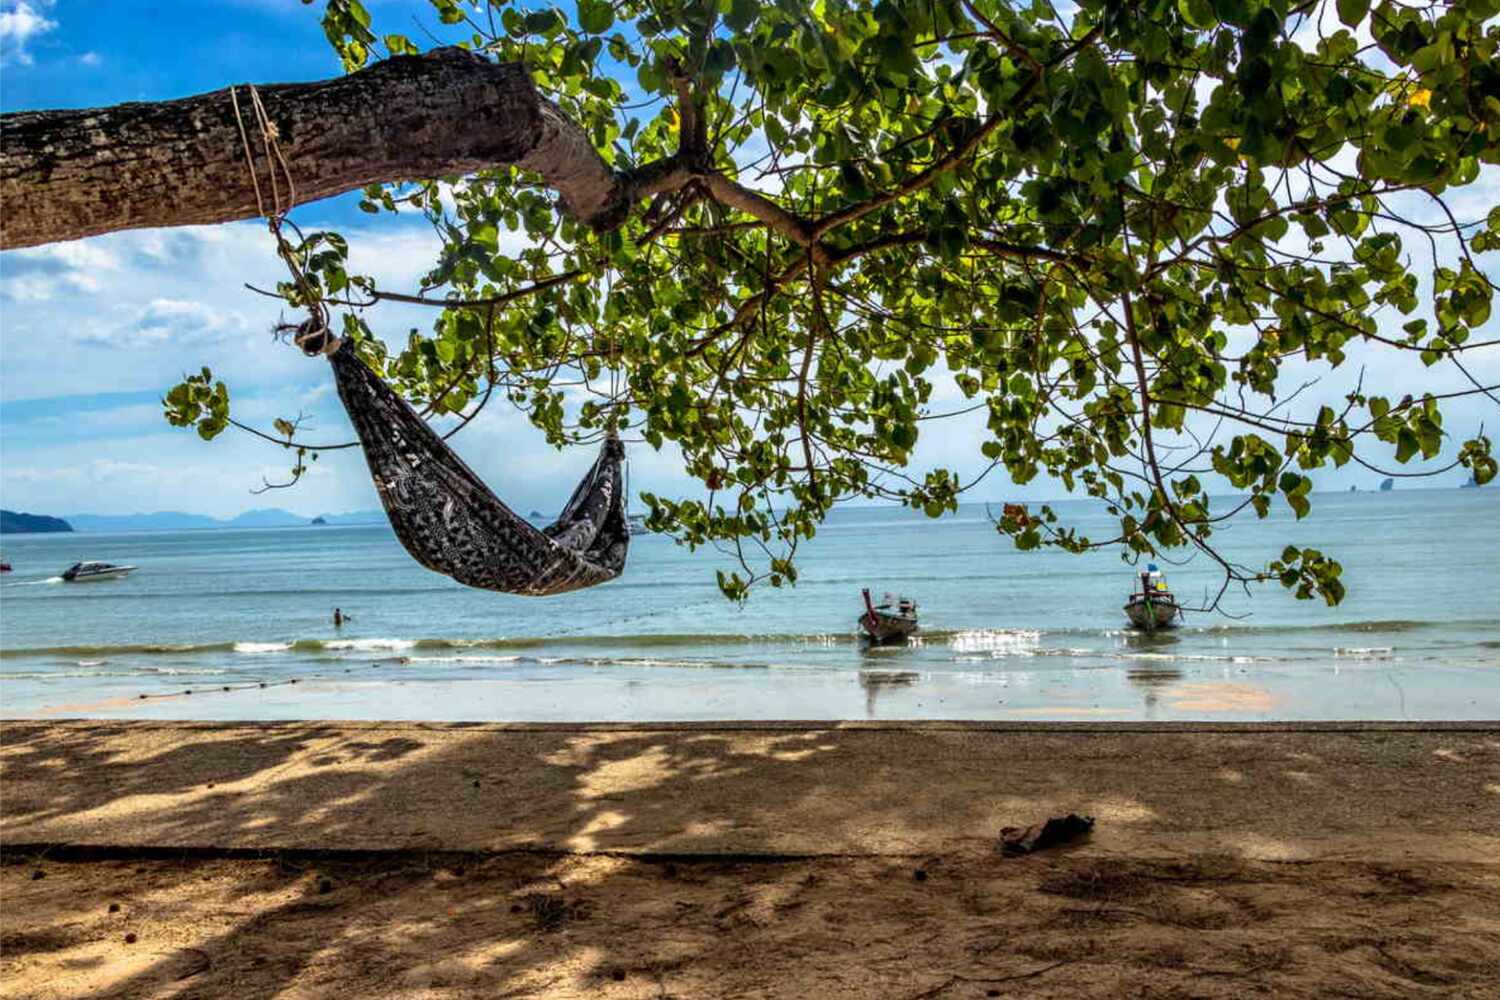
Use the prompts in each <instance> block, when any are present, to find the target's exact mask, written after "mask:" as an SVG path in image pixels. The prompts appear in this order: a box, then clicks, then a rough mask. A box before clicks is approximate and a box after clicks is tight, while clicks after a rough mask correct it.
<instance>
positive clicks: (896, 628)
mask: <svg viewBox="0 0 1500 1000" xmlns="http://www.w3.org/2000/svg"><path fill="white" fill-rule="evenodd" d="M860 593H861V594H862V595H863V596H864V599H865V612H864V614H862V615H860V616H859V628H860V631H862V632H863V633H864V634H865V635H867V636H869V638H870V641H871V642H900V641H902V640H904V639H906V637H907V636H909V635H911V634H913V633H914V632H916V630H917V603H916V602H915V601H913V600H910V599H909V598H905V597H895V598H893V597H891V595H890V594H886V595H885V599H884V600H882V601H881V603H879V604H876V603H875V602H874V601H873V600H871V599H870V588H869V587H866V588H865V589H864V590H862V591H860Z"/></svg>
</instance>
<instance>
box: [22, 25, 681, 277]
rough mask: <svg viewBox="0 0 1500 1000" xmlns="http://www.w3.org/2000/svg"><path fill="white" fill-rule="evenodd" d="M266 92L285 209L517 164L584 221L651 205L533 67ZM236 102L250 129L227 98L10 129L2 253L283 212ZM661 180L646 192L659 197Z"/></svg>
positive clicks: (390, 73) (469, 56)
mask: <svg viewBox="0 0 1500 1000" xmlns="http://www.w3.org/2000/svg"><path fill="white" fill-rule="evenodd" d="M257 89H258V90H259V92H260V97H261V101H262V103H263V105H264V106H265V109H266V114H267V117H268V118H269V119H270V121H271V122H272V123H273V124H274V126H275V130H276V133H277V143H278V145H279V148H280V152H281V155H282V157H283V158H284V159H285V161H286V165H287V168H288V169H289V170H290V173H291V178H292V180H293V181H294V183H295V195H294V196H292V195H291V193H290V192H289V191H288V190H287V187H286V185H285V182H284V181H283V180H282V178H281V174H280V172H279V171H278V174H277V183H278V185H279V190H280V198H281V207H282V208H283V209H286V208H290V207H292V205H293V204H302V203H305V202H309V201H316V200H318V199H320V198H327V197H330V196H332V195H336V194H341V193H343V192H345V191H350V190H353V189H355V188H360V187H364V186H366V185H369V184H379V183H389V182H398V181H409V180H420V179H428V178H434V177H454V176H460V175H463V174H467V173H472V172H474V171H476V170H480V169H483V168H486V167H495V166H503V165H508V164H514V165H517V166H521V167H525V168H527V169H531V170H534V171H536V172H538V173H540V174H541V175H542V179H543V181H544V182H545V183H546V184H547V185H548V186H549V187H551V188H553V189H554V190H556V191H557V192H558V193H559V194H561V195H562V199H563V207H564V210H565V211H567V212H568V213H569V214H570V215H572V216H573V217H574V218H576V219H578V220H579V221H580V222H582V223H584V224H586V225H588V226H591V227H592V228H594V229H598V230H605V229H609V228H611V227H613V226H616V225H618V224H619V223H620V222H621V221H623V219H624V218H625V216H626V214H627V213H628V211H629V209H630V205H631V203H632V202H633V200H634V199H635V198H636V197H637V196H638V195H640V194H641V193H643V192H642V191H641V187H642V185H641V184H639V183H636V182H633V181H632V178H630V177H629V176H626V175H622V174H617V173H615V172H614V171H612V170H611V169H610V168H609V166H608V165H607V164H605V163H604V161H603V160H602V159H601V158H600V157H599V155H598V153H597V152H596V151H595V150H594V148H593V145H592V144H591V143H590V142H589V139H588V136H587V135H585V134H584V132H583V130H582V129H580V128H579V127H578V126H577V125H576V124H575V123H573V122H572V121H570V120H568V118H567V117H566V116H564V115H563V113H562V112H561V111H560V110H559V109H558V108H557V107H556V105H554V104H553V103H552V102H551V101H549V100H547V99H546V98H545V97H543V96H542V95H541V94H539V93H537V91H536V88H535V87H534V86H533V85H532V82H531V78H530V76H529V74H528V73H527V71H526V68H525V67H524V66H522V65H519V64H515V63H508V64H496V63H493V62H490V61H489V60H487V59H484V58H482V57H481V56H478V55H475V54H473V53H471V52H467V51H465V50H462V49H456V48H447V49H436V50H434V51H432V52H428V53H426V54H425V55H421V56H398V57H395V58H391V59H386V60H384V61H382V62H379V63H376V64H375V65H373V66H371V67H369V68H367V69H364V70H361V71H360V72H358V73H353V74H351V75H349V76H343V77H338V78H336V79H332V80H324V81H320V82H317V83H305V84H270V85H266V86H258V87H257ZM235 96H236V97H237V98H238V101H239V109H240V115H239V117H238V118H237V117H236V114H235V109H234V103H233V101H232V99H231V94H230V91H229V90H227V89H226V90H216V91H214V92H212V93H208V94H200V95H198V96H196V97H188V98H184V99H182V100H177V101H164V102H160V103H150V104H143V103H130V104H120V105H116V106H114V107H110V108H91V109H86V110H78V111H22V112H15V113H12V114H7V115H4V116H0V202H3V206H4V210H3V215H0V248H3V249H11V248H16V247H26V246H36V245H38V244H42V243H51V242H56V241H59V240H71V239H78V238H80V237H84V236H93V235H96V234H99V233H106V232H113V231H116V230H120V229H139V228H144V227H148V226H182V225H192V224H202V223H218V222H230V221H233V220H237V219H248V218H253V217H255V216H257V215H260V214H261V213H262V211H263V210H264V211H266V212H269V211H272V210H273V207H274V198H273V190H272V185H271V181H272V174H271V169H270V161H269V160H268V158H267V156H266V150H265V146H264V144H263V141H262V139H261V130H260V128H259V125H258V121H257V118H256V115H255V111H254V109H253V106H252V104H251V100H250V93H249V90H248V88H246V87H240V88H239V89H238V91H237V93H236V95H235ZM241 121H243V124H244V128H245V135H247V136H248V138H249V145H250V150H251V156H252V159H253V162H254V171H255V173H254V177H255V178H256V179H258V181H259V184H260V201H259V203H257V198H256V191H255V184H254V182H253V181H252V175H251V168H250V165H249V164H247V162H246V152H245V142H244V140H243V139H242V138H241V132H240V122H241ZM667 172H668V173H672V172H674V171H667ZM662 173H663V171H662V170H661V169H660V167H658V169H657V170H655V171H654V172H653V176H652V181H651V182H650V183H648V184H647V185H646V187H647V188H648V189H655V188H658V187H659V185H660V177H659V175H660V174H662Z"/></svg>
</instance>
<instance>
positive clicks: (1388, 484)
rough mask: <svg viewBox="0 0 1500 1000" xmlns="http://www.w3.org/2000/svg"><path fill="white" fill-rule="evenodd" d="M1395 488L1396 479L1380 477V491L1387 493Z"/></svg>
mask: <svg viewBox="0 0 1500 1000" xmlns="http://www.w3.org/2000/svg"><path fill="white" fill-rule="evenodd" d="M1395 488H1396V481H1395V480H1394V479H1382V480H1381V481H1380V492H1382V493H1389V492H1390V491H1391V490H1393V489H1395Z"/></svg>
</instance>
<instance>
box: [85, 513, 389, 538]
mask: <svg viewBox="0 0 1500 1000" xmlns="http://www.w3.org/2000/svg"><path fill="white" fill-rule="evenodd" d="M68 521H69V522H70V523H71V524H72V526H73V527H72V529H71V530H75V531H88V532H92V531H204V530H208V529H212V528H300V527H305V526H306V525H309V524H324V525H329V524H383V523H384V522H385V513H384V512H383V511H378V510H356V511H350V512H349V513H347V514H319V515H318V516H316V517H308V516H307V515H306V514H293V513H292V512H291V511H289V510H282V509H281V508H280V507H262V508H259V509H257V510H247V511H245V512H244V513H243V514H237V515H235V516H234V517H230V518H219V517H209V516H208V515H206V514H188V513H186V512H184V511H180V510H159V511H156V512H154V513H151V514H69V515H68Z"/></svg>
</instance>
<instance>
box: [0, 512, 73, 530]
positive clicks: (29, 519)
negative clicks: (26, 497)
mask: <svg viewBox="0 0 1500 1000" xmlns="http://www.w3.org/2000/svg"><path fill="white" fill-rule="evenodd" d="M72 530H73V526H72V525H71V524H69V523H68V522H67V521H64V520H63V519H62V518H60V517H48V516H47V515H46V514H23V513H20V512H19V511H14V510H0V535H21V534H27V533H30V532H44V531H72Z"/></svg>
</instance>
